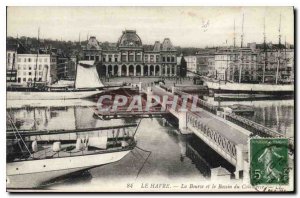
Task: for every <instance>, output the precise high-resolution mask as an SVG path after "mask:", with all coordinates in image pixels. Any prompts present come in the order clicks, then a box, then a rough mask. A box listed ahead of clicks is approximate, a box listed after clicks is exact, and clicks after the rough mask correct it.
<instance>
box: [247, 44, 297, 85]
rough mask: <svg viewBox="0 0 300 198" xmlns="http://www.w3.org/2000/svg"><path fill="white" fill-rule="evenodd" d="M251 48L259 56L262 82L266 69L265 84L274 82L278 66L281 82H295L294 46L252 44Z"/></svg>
mask: <svg viewBox="0 0 300 198" xmlns="http://www.w3.org/2000/svg"><path fill="white" fill-rule="evenodd" d="M251 46H252V48H251V49H253V50H254V51H255V52H256V53H257V54H258V65H259V67H258V70H259V79H260V81H261V80H262V78H263V70H264V69H265V72H264V77H265V82H274V80H275V76H276V73H277V67H278V66H279V67H278V76H279V80H283V81H285V80H292V81H293V80H294V48H293V46H292V45H289V44H286V45H283V44H281V45H279V44H272V43H266V45H265V44H256V43H251ZM278 60H279V61H278Z"/></svg>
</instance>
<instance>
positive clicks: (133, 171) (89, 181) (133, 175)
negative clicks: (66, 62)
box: [7, 98, 294, 190]
mask: <svg viewBox="0 0 300 198" xmlns="http://www.w3.org/2000/svg"><path fill="white" fill-rule="evenodd" d="M206 100H208V101H210V102H212V103H214V104H216V105H220V106H228V105H231V104H244V105H250V106H252V107H253V108H254V114H252V115H246V117H247V118H249V119H251V120H253V121H255V122H258V123H260V124H263V125H265V126H267V127H270V128H272V129H275V130H278V131H280V132H281V133H284V134H287V136H293V133H294V131H293V130H294V119H293V116H294V102H293V100H282V101H281V100H270V101H238V102H237V101H230V102H217V101H214V100H213V99H211V98H206ZM13 102H14V101H8V106H7V113H8V114H9V115H10V116H11V117H12V119H13V120H14V121H15V123H16V126H17V127H18V128H19V129H36V130H43V129H48V130H52V129H81V128H92V127H101V126H114V125H120V124H128V123H138V122H139V121H140V119H139V118H131V117H128V118H120V119H112V120H101V119H99V117H97V116H95V115H94V109H95V106H96V103H95V102H94V101H90V100H79V99H78V100H71V101H60V102H58V101H55V102H53V101H52V102H51V101H42V102H35V103H33V102H32V101H29V102H28V104H30V105H24V101H22V104H20V105H19V104H12V103H13ZM10 103H11V104H10ZM135 138H136V140H137V147H136V148H135V149H134V150H133V151H132V152H131V153H129V154H128V155H126V156H125V157H124V158H123V159H121V160H120V161H118V162H115V163H112V164H107V165H103V166H100V167H95V168H92V169H90V170H87V171H83V172H80V173H76V174H73V175H71V176H65V177H62V178H59V179H57V180H54V181H51V182H49V183H47V184H46V185H44V186H42V187H41V188H43V189H50V190H51V189H61V190H68V189H69V190H71V189H76V188H79V187H80V188H84V187H85V186H89V188H91V189H92V188H93V187H95V188H101V187H103V189H105V188H106V187H109V186H113V185H114V184H115V183H116V182H120V181H123V180H124V181H126V182H127V183H128V182H130V181H147V180H151V179H152V178H156V180H157V178H162V179H165V180H172V179H177V180H178V179H180V178H184V177H185V178H190V179H197V180H198V181H201V180H207V179H209V177H210V170H211V169H212V168H216V167H219V166H222V167H225V168H226V169H227V170H229V171H230V172H231V173H233V171H234V167H232V165H230V164H229V163H228V162H227V161H225V160H224V159H222V158H221V157H220V156H219V155H218V154H217V153H216V152H214V151H213V150H211V149H210V148H209V147H208V146H206V145H205V143H204V142H202V141H201V140H200V139H199V138H198V137H196V136H195V135H181V134H180V132H179V130H178V128H177V126H176V124H174V123H173V122H171V120H170V119H169V118H165V117H159V118H144V119H142V120H141V123H140V126H139V128H138V131H137V133H136V136H135ZM216 159H218V160H216ZM83 163H84V162H83ZM126 182H124V185H125V183H126Z"/></svg>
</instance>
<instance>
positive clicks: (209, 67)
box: [196, 48, 216, 76]
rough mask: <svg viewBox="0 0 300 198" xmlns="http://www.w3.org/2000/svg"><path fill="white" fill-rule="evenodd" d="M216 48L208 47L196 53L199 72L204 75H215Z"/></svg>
mask: <svg viewBox="0 0 300 198" xmlns="http://www.w3.org/2000/svg"><path fill="white" fill-rule="evenodd" d="M215 52H216V49H215V48H207V49H203V50H201V51H198V52H197V53H196V57H197V73H198V74H200V75H203V76H214V75H215Z"/></svg>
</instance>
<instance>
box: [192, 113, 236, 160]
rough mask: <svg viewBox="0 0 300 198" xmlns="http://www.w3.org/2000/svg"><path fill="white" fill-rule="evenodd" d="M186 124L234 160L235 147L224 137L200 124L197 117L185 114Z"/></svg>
mask: <svg viewBox="0 0 300 198" xmlns="http://www.w3.org/2000/svg"><path fill="white" fill-rule="evenodd" d="M187 124H191V125H192V126H193V127H194V128H196V129H199V130H200V131H201V132H202V133H203V135H204V136H206V137H207V138H209V139H210V140H211V141H213V142H215V143H216V144H217V145H219V146H220V147H221V149H222V150H223V151H224V152H225V153H227V154H229V156H231V157H232V158H234V159H236V147H235V143H233V142H232V141H230V140H228V139H227V138H226V137H224V136H223V135H221V134H220V133H218V132H217V131H215V130H213V129H211V128H209V127H208V126H207V125H206V124H204V123H202V122H201V121H200V119H199V117H198V115H196V114H194V113H192V112H188V113H187Z"/></svg>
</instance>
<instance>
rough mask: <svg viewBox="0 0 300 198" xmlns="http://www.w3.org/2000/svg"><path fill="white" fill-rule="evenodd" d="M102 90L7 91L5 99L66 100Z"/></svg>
mask: <svg viewBox="0 0 300 198" xmlns="http://www.w3.org/2000/svg"><path fill="white" fill-rule="evenodd" d="M101 92H102V91H100V90H95V91H70V92H63V91H49V92H47V91H44V92H25V91H7V92H6V93H7V100H66V99H78V98H89V97H92V96H95V95H97V94H99V93H101Z"/></svg>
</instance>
